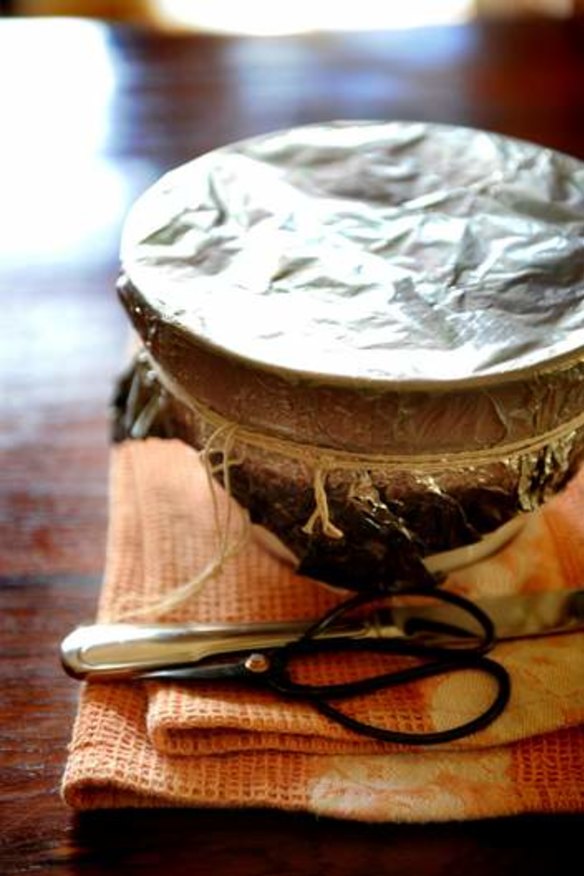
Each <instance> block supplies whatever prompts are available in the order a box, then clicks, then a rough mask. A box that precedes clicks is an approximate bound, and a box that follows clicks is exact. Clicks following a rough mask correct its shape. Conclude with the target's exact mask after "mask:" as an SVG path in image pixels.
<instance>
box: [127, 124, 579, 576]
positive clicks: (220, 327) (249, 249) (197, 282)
mask: <svg viewBox="0 0 584 876" xmlns="http://www.w3.org/2000/svg"><path fill="white" fill-rule="evenodd" d="M119 289H120V294H121V298H122V301H123V302H124V304H125V306H126V308H127V311H128V314H129V316H130V319H131V321H132V323H133V324H134V326H135V328H136V329H137V332H138V334H139V335H140V337H141V339H142V342H143V348H144V352H143V354H142V355H141V357H140V358H139V361H138V363H137V365H136V369H135V372H134V376H133V378H132V381H131V385H132V393H130V394H129V395H130V397H128V395H127V394H126V396H125V398H124V406H125V411H124V414H123V416H122V417H121V420H120V421H123V422H124V423H125V424H126V427H127V429H126V431H129V432H130V433H132V434H134V435H137V434H140V435H146V434H157V433H158V434H160V433H163V434H167V435H174V436H177V437H180V438H182V439H183V440H185V441H188V442H190V443H191V444H193V445H195V446H198V447H201V446H205V445H207V446H208V447H209V448H210V450H211V451H212V453H213V454H214V456H213V458H214V460H215V463H218V462H219V461H221V459H223V462H224V463H227V467H228V470H229V487H230V491H231V492H232V494H233V495H234V496H235V498H236V499H238V500H239V502H240V503H241V504H243V505H244V506H245V507H246V508H247V509H248V510H249V512H250V515H251V517H252V520H253V521H254V522H256V523H258V524H260V525H261V526H264V527H266V528H267V529H268V530H270V531H271V532H272V533H273V534H274V535H275V536H276V537H277V538H278V539H279V540H280V541H281V542H283V543H284V545H286V547H287V548H288V549H289V550H290V551H291V552H292V554H293V555H294V557H295V558H296V559H297V562H298V564H299V569H300V571H302V572H303V573H305V574H309V575H312V576H313V577H318V578H321V579H322V580H324V581H326V582H329V583H332V584H337V585H341V586H348V587H355V588H359V587H364V586H369V585H372V584H375V585H377V584H379V583H380V582H386V583H387V584H392V583H395V582H407V581H414V582H415V581H418V580H420V579H421V578H423V576H424V574H425V573H426V570H427V566H428V563H427V561H426V562H424V560H427V558H428V556H431V555H434V554H436V553H443V552H445V551H446V552H448V551H451V550H453V549H456V548H459V547H460V546H463V545H468V544H473V543H476V542H479V541H480V540H481V539H483V538H484V537H485V536H487V535H488V534H489V533H492V532H493V531H494V530H496V529H497V528H498V527H500V526H502V525H503V524H505V523H506V522H508V521H510V520H511V519H513V518H515V517H516V516H517V515H518V514H521V512H523V511H528V510H532V509H533V508H535V507H537V506H538V505H539V504H540V503H541V502H543V501H545V500H546V499H547V498H548V496H549V495H551V494H552V493H554V492H555V491H557V490H558V489H560V488H561V487H562V485H563V484H564V483H565V482H566V480H567V479H568V478H569V477H570V476H571V474H572V473H573V471H574V470H575V468H576V467H577V465H578V464H579V463H580V461H581V459H582V457H583V456H584V165H583V164H582V163H581V162H579V161H577V160H576V159H574V158H571V157H569V156H566V155H562V154H559V153H557V152H554V151H552V150H549V149H545V148H542V147H540V146H536V145H533V144H529V143H525V142H522V141H518V140H513V139H510V138H507V137H503V136H501V135H497V134H493V133H488V132H483V131H475V130H471V129H466V128H456V127H448V126H442V125H433V124H426V123H403V122H392V123H378V122H363V123H355V122H350V123H329V124H322V125H313V126H308V127H303V128H297V129H293V130H288V131H282V132H277V133H275V134H269V135H264V136H261V137H257V138H254V139H251V140H246V141H243V142H240V143H236V144H234V145H231V146H227V147H224V148H222V149H217V150H215V151H214V152H211V153H209V154H207V155H204V156H202V157H200V158H198V159H196V160H195V161H192V162H190V163H188V164H186V165H184V166H183V167H180V168H178V169H176V170H174V171H172V172H170V173H169V174H167V175H166V176H164V177H163V178H162V179H161V180H160V181H159V182H158V183H157V184H155V185H154V186H153V187H152V188H151V189H150V190H148V191H147V192H146V193H145V194H144V195H143V196H142V197H141V198H140V199H139V200H138V202H137V203H136V204H135V206H134V208H133V209H132V211H131V212H130V215H129V216H128V219H127V222H126V225H125V229H124V234H123V240H122V275H121V278H120V284H119ZM227 435H228V436H229V450H228V452H229V454H230V458H229V459H228V460H226V459H225V456H226V453H227V451H226V449H225V447H222V446H220V444H219V443H217V438H218V436H223V437H225V436H227ZM209 442H211V445H209ZM218 468H219V469H220V468H221V467H220V466H218ZM226 470H227V469H226V467H225V464H224V465H223V469H222V471H223V475H225V472H226Z"/></svg>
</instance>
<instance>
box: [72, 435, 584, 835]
mask: <svg viewBox="0 0 584 876" xmlns="http://www.w3.org/2000/svg"><path fill="white" fill-rule="evenodd" d="M227 501H228V500H227V499H226V498H224V499H223V502H227ZM583 508H584V471H582V472H581V474H580V476H579V478H577V479H575V480H574V481H573V482H572V483H571V485H570V486H569V488H568V489H567V490H565V491H564V492H563V493H562V494H561V495H559V496H558V497H556V498H555V499H554V500H552V501H551V502H550V503H548V505H547V506H545V507H544V508H543V509H541V510H540V511H539V512H537V513H534V514H530V515H526V517H525V524H524V526H523V528H522V529H521V530H520V532H519V534H518V535H517V536H516V537H515V538H514V540H513V541H512V542H510V543H509V544H508V545H507V546H505V547H504V548H503V549H502V550H501V551H500V552H499V553H498V554H497V555H496V556H494V557H491V558H488V559H485V560H482V561H480V562H477V563H475V564H474V565H473V566H470V567H467V568H466V569H464V570H460V571H459V572H456V573H453V574H452V575H451V576H450V578H449V580H448V582H447V583H446V586H447V587H450V588H453V589H457V590H458V591H459V592H466V593H468V594H469V595H471V596H473V595H475V596H478V595H485V594H503V593H507V592H517V591H528V590H537V589H553V588H566V587H567V588H574V587H577V586H581V585H582V583H583V582H584V515H582V509H583ZM213 526H214V524H213V513H212V508H211V502H210V498H209V494H208V487H207V483H206V479H205V475H204V472H203V470H202V467H201V465H200V463H199V461H198V458H197V456H196V454H195V453H194V451H192V450H191V449H190V448H188V447H186V446H184V445H182V444H181V443H179V442H177V441H160V440H157V439H149V440H148V441H146V442H142V443H138V442H127V443H125V444H122V445H120V446H118V447H116V448H115V449H114V451H113V463H112V480H111V524H110V536H109V546H108V561H107V568H106V576H105V583H104V587H103V591H102V595H101V600H100V606H99V612H98V614H99V619H101V620H114V619H115V618H117V617H119V616H120V615H121V614H124V613H128V612H131V611H132V610H133V609H140V607H142V606H144V605H145V604H147V603H149V602H150V601H151V600H152V599H159V598H161V597H162V596H163V595H164V594H166V593H169V592H171V591H172V590H173V589H174V588H176V587H177V586H179V585H180V584H182V583H184V582H185V581H186V580H188V579H189V578H191V577H192V576H193V575H194V574H196V573H197V572H198V571H199V570H200V569H201V568H202V566H203V565H204V564H205V563H206V562H207V561H208V560H209V559H210V558H211V557H212V555H213V551H214V550H215V546H214V540H213ZM343 596H344V594H340V595H339V594H336V593H334V592H333V591H331V590H329V589H326V588H323V587H322V586H321V585H319V584H317V583H316V582H314V581H311V580H309V579H306V578H301V577H300V576H297V575H295V574H294V573H293V571H292V570H291V569H290V568H289V567H288V566H286V565H285V564H284V563H282V562H281V561H279V560H278V559H276V558H274V557H273V556H272V555H271V554H269V553H268V552H267V551H265V549H263V548H262V547H260V546H259V545H258V544H257V543H255V542H253V541H252V542H250V543H249V544H248V545H247V546H246V548H245V549H244V550H243V551H242V552H241V553H240V554H239V555H237V556H236V557H234V558H232V559H230V560H229V561H228V562H227V563H226V565H225V567H224V569H223V572H222V574H221V576H220V577H219V578H218V579H216V580H213V581H210V582H209V583H208V584H207V585H206V587H205V589H204V590H203V591H202V592H201V593H200V594H199V595H198V596H197V597H196V598H195V599H193V600H191V601H190V602H189V603H188V604H185V605H183V606H181V607H180V608H177V609H174V610H173V613H172V614H170V615H168V616H167V617H166V618H165V619H167V620H185V619H189V620H201V621H209V620H215V621H249V620H256V621H261V620H278V619H293V618H310V617H315V616H318V615H320V614H322V613H323V611H325V610H326V609H327V608H328V607H330V606H332V605H334V604H335V603H336V602H338V601H339V599H340V598H342V597H343ZM583 654H584V634H583V633H574V634H570V635H565V636H555V637H550V638H546V639H532V640H525V641H518V642H513V643H511V642H508V643H502V644H500V645H498V646H497V648H496V649H495V651H494V653H493V656H494V658H495V659H497V660H498V661H500V662H501V663H502V664H504V665H505V667H506V668H507V669H508V671H509V673H510V674H511V678H512V685H513V691H512V698H511V702H510V704H509V706H508V708H507V709H506V711H505V712H504V714H503V715H502V716H501V717H500V718H499V719H498V720H497V721H496V722H495V723H494V724H492V725H491V726H490V727H488V728H486V729H485V730H483V731H481V732H480V733H477V734H475V735H474V736H472V737H468V738H466V739H463V740H459V741H458V742H453V743H449V744H448V745H443V746H440V747H439V748H436V747H422V748H419V747H416V748H408V747H404V746H402V747H399V746H395V745H390V744H387V743H381V742H376V741H374V740H371V739H368V738H366V737H363V736H357V735H354V734H352V733H351V732H350V731H348V730H345V729H344V728H342V727H340V726H338V725H336V724H332V723H331V722H330V721H328V719H326V718H324V717H323V716H321V715H320V714H318V713H317V712H316V711H314V710H313V709H312V708H311V706H310V705H307V704H305V703H300V702H290V701H285V700H283V699H281V698H279V697H278V696H276V695H274V694H272V693H270V692H268V691H266V690H262V689H259V688H258V689H251V688H247V687H246V688H245V690H243V689H242V688H240V687H237V686H236V685H229V684H225V683H219V682H214V683H210V682H205V683H201V682H197V683H193V684H191V685H188V684H166V683H164V684H163V683H154V682H148V683H143V682H135V683H132V684H129V683H126V684H122V683H119V682H117V683H113V682H112V683H107V684H106V683H96V682H92V683H90V684H87V685H86V686H85V687H84V690H83V693H82V696H81V701H80V706H79V711H78V716H77V720H76V723H75V727H74V731H73V739H72V742H71V747H70V754H69V759H68V763H67V767H66V771H65V776H64V780H63V794H64V797H65V800H66V801H67V802H68V803H69V804H70V805H71V806H73V807H75V808H78V809H91V808H103V807H111V806H185V805H190V806H273V807H279V808H282V809H301V810H306V811H311V812H314V813H318V814H324V815H331V816H337V817H344V818H354V819H360V820H367V821H430V820H434V821H439V820H447V819H464V818H479V817H487V816H494V815H505V814H515V813H522V812H570V811H572V812H578V811H583V810H584V660H583V659H582V658H583ZM358 659H359V660H361V661H362V662H363V665H362V667H361V668H362V669H363V670H367V672H368V673H371V672H373V671H379V669H380V664H379V661H380V660H381V659H382V658H381V657H379V656H378V655H372V654H368V655H361V656H360V657H359V658H358ZM306 671H307V672H310V673H311V678H310V680H311V681H319V682H328V681H335V680H343V677H342V676H343V665H342V664H340V663H339V661H338V660H328V661H325V662H321V663H319V665H318V667H313V666H310V667H308V668H307V670H306ZM489 695H492V691H491V690H490V687H489V682H488V681H487V680H486V679H485V678H483V677H482V676H480V675H478V674H477V673H471V672H468V673H466V672H465V673H458V674H456V675H452V676H451V677H449V678H444V677H442V678H435V679H428V680H426V681H425V682H424V683H423V684H420V685H417V686H415V687H414V686H410V687H408V688H403V689H396V690H393V691H383V692H378V693H376V694H374V695H370V696H368V697H366V698H365V697H364V698H360V699H359V700H357V701H356V702H355V704H354V706H353V712H352V713H353V714H355V715H356V716H357V717H359V718H360V719H361V720H364V721H366V722H368V723H378V724H384V723H386V724H387V723H388V716H391V721H390V723H391V726H392V727H394V728H396V729H399V730H404V731H412V730H416V731H420V730H424V731H426V730H430V729H435V728H440V727H444V726H449V725H452V724H453V723H459V722H460V721H462V720H464V719H465V718H468V717H470V716H471V714H476V713H477V712H478V711H479V710H480V707H481V705H482V704H483V703H484V702H485V698H487V697H489Z"/></svg>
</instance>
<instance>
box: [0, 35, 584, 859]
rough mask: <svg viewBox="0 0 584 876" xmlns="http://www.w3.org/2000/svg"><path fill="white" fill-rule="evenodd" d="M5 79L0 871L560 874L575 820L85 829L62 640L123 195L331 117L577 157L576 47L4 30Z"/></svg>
mask: <svg viewBox="0 0 584 876" xmlns="http://www.w3.org/2000/svg"><path fill="white" fill-rule="evenodd" d="M0 83H1V86H0V125H1V130H0V134H1V136H0V289H1V295H2V305H1V309H0V363H1V374H2V382H3V387H2V393H1V395H0V449H1V453H2V460H1V468H0V483H1V494H0V533H1V534H0V574H1V582H0V600H1V614H0V624H1V629H2V635H1V639H0V641H1V643H2V648H1V651H0V657H1V663H0V672H1V678H0V696H1V698H2V711H1V717H0V785H1V790H0V796H1V800H0V806H1V810H0V812H1V814H0V819H1V828H0V848H1V851H0V872H2V873H3V874H4V873H6V874H12V873H29V872H31V873H39V872H40V873H44V872H47V873H49V872H50V873H54V874H57V873H59V874H61V873H62V874H65V873H92V874H93V873H95V874H99V873H105V872H107V873H124V874H125V873H130V872H132V873H134V872H136V873H137V872H140V873H155V872H156V873H158V872H161V873H195V872H197V873H198V872H201V873H205V872H209V871H212V872H214V873H216V874H222V873H225V874H227V873H229V874H232V873H235V874H250V876H251V874H254V876H259V874H266V876H272V874H286V876H292V874H309V873H311V874H312V873H314V874H317V873H327V874H328V876H341V874H349V873H352V874H361V873H377V874H385V873H387V874H389V873H392V874H405V873H412V874H417V876H431V874H432V876H437V874H442V873H449V874H452V876H454V874H458V873H463V872H464V873H472V874H473V876H479V874H489V876H494V874H497V876H505V874H511V873H513V874H524V873H525V874H551V873H561V872H571V871H572V870H573V869H574V866H575V865H574V864H573V863H569V862H570V855H571V851H572V850H575V851H576V852H581V832H582V829H583V828H584V822H583V820H582V819H581V818H579V817H576V816H575V817H562V818H543V817H542V818H534V817H531V818H514V819H503V820H500V821H491V822H481V823H474V824H472V823H471V824H461V825H457V824H448V825H442V826H440V825H434V826H409V827H407V826H399V825H386V826H367V825H360V824H350V823H348V824H347V823H340V822H335V821H332V820H325V819H321V820H317V819H315V818H313V817H310V816H291V815H285V814H281V813H274V812H263V811H259V812H258V811H239V812H224V811H213V810H205V811H172V812H168V811H165V812H162V811H161V812H157V811H151V812H103V813H97V814H92V815H85V816H82V817H76V816H75V815H73V814H71V813H70V812H69V811H67V809H66V808H65V807H64V805H63V804H62V803H61V801H60V799H59V796H58V784H59V780H60V775H61V772H62V768H63V763H64V759H65V755H66V745H67V741H68V738H69V736H70V731H71V723H72V720H73V715H74V709H75V701H76V697H77V687H76V685H75V683H74V682H71V681H70V680H69V679H67V678H66V677H65V676H64V674H63V673H62V672H61V670H60V667H59V665H58V660H57V644H58V641H59V639H60V638H61V637H62V636H63V634H64V633H65V632H67V631H68V630H69V629H70V628H71V627H72V626H73V625H74V624H76V623H77V622H79V621H81V620H84V619H90V618H91V617H92V615H93V612H94V606H95V600H96V594H97V591H98V587H99V580H100V571H101V569H102V566H103V559H104V541H105V531H106V524H107V507H106V498H107V460H108V425H107V404H108V398H109V396H110V392H111V388H112V383H113V379H114V375H115V374H116V372H117V371H118V370H119V368H120V367H121V365H122V363H123V359H124V347H125V343H126V331H127V329H126V322H125V318H124V316H123V315H122V312H121V309H120V307H119V306H118V304H117V301H116V296H115V293H114V282H115V279H116V271H117V241H118V237H119V232H120V225H121V222H122V218H123V215H124V211H125V210H126V208H127V206H128V204H129V203H130V202H131V201H132V199H133V198H134V197H135V196H136V195H137V194H138V193H139V191H141V190H142V189H143V188H144V187H145V186H146V185H148V184H149V183H150V182H151V181H153V180H154V179H155V178H156V177H157V176H158V175H159V174H160V173H161V172H162V171H164V170H165V169H166V168H169V167H171V166H173V165H175V164H178V163H181V162H183V161H185V160H187V159H188V158H190V157H192V156H194V155H196V154H198V153H201V152H203V151H205V150H207V149H210V148H211V147H214V146H217V145H220V144H223V143H226V142H228V141H232V140H235V139H238V138H240V137H244V136H247V135H251V134H255V133H260V132H263V131H268V130H270V129H276V128H280V127H287V126H290V125H296V124H300V123H306V122H312V121H317V120H322V119H326V118H329V119H330V118H385V119H391V118H404V119H415V118H422V119H431V120H436V121H443V122H453V123H461V124H468V125H476V126H480V127H486V128H492V129H495V130H498V131H503V132H505V133H507V134H514V135H518V136H521V137H525V138H528V139H531V140H535V141H537V142H540V143H544V144H547V145H549V146H553V147H557V148H559V149H563V150H566V151H569V152H571V153H573V154H575V155H577V156H579V157H580V158H584V29H583V28H582V27H581V26H580V25H579V24H578V23H574V22H572V23H562V22H549V23H544V22H537V21H533V22H531V23H529V24H519V23H499V24H490V25H477V26H474V25H472V26H468V27H466V26H465V27H460V28H452V29H437V30H429V31H412V32H410V33H392V34H361V35H341V36H307V37H298V38H286V39H281V40H276V39H266V40H261V39H219V38H211V37H197V36H189V37H180V38H178V37H177V38H173V37H170V36H161V35H158V34H152V33H149V32H146V31H138V30H128V29H110V28H108V27H107V26H104V25H100V24H94V23H88V22H81V21H74V20H62V21H57V20H54V21H51V20H46V21H42V20H39V21H28V22H24V21H18V20H14V21H7V20H5V21H4V22H3V23H2V24H0ZM579 857H580V860H581V854H580V856H579Z"/></svg>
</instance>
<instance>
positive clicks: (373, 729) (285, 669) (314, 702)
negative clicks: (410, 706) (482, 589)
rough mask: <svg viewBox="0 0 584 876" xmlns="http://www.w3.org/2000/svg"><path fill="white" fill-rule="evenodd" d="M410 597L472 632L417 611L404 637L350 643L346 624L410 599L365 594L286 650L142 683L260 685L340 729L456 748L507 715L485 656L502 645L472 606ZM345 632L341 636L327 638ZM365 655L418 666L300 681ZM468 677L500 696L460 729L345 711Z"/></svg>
mask: <svg viewBox="0 0 584 876" xmlns="http://www.w3.org/2000/svg"><path fill="white" fill-rule="evenodd" d="M407 595H408V599H409V598H410V597H414V598H416V597H428V598H430V599H432V600H436V601H438V602H442V603H448V604H450V605H452V606H455V607H456V608H458V609H459V610H460V612H462V615H463V616H464V615H466V618H467V620H470V621H471V625H472V627H473V630H472V632H470V631H469V628H468V626H467V625H459V624H458V623H456V624H454V623H452V622H448V623H446V622H443V621H440V620H432V619H430V618H428V617H427V616H426V617H425V616H424V614H423V612H421V613H420V615H419V616H417V615H416V613H415V608H413V609H412V610H411V614H410V616H409V618H408V622H407V625H406V629H405V630H404V633H405V635H402V636H392V637H384V636H382V635H379V636H371V637H363V638H360V637H354V636H350V635H347V636H344V635H343V634H342V624H343V622H344V621H346V619H347V617H348V616H350V615H352V614H353V613H355V612H356V611H357V610H362V609H364V608H366V607H367V606H368V605H373V604H375V603H379V602H380V601H382V602H383V604H384V611H385V614H386V617H387V612H388V611H389V613H391V602H392V600H393V599H394V598H395V597H397V596H399V597H400V598H402V599H403V593H399V594H398V593H396V594H392V593H389V594H388V593H383V594H380V593H378V592H374V593H364V594H359V595H357V596H354V597H351V598H349V599H347V600H345V601H344V602H342V603H341V604H340V605H338V606H336V607H335V608H333V609H332V610H331V611H329V612H327V614H326V615H324V617H322V618H321V619H319V620H318V621H316V622H315V623H313V624H311V625H310V626H309V627H308V628H307V629H305V630H304V631H303V632H302V633H301V634H300V635H299V636H298V637H297V638H295V639H294V640H293V641H291V642H288V643H287V644H284V645H280V646H277V647H267V648H262V649H253V650H251V651H249V652H247V653H244V654H241V655H235V657H233V655H230V658H231V659H227V660H222V661H221V662H211V663H208V662H200V663H199V662H197V663H193V664H186V665H175V666H168V667H164V668H161V669H152V670H145V671H144V672H142V673H141V674H140V676H139V677H140V678H143V679H150V680H156V679H158V680H167V681H181V682H195V681H204V680H217V679H223V680H225V681H234V682H238V683H241V682H245V683H251V684H255V685H260V686H262V687H264V688H267V689H269V690H271V691H273V692H275V693H277V694H278V695H279V696H281V697H284V698H289V699H294V700H302V701H305V702H307V703H310V705H311V706H312V707H313V708H315V709H316V710H317V711H318V712H320V713H321V714H323V715H325V716H326V717H327V718H329V719H330V720H332V721H334V722H336V723H337V724H340V725H342V726H343V727H346V728H348V729H349V730H352V731H353V732H355V733H358V734H360V735H363V736H368V737H371V738H374V739H377V740H380V741H383V742H393V743H401V744H408V745H435V744H440V743H446V742H451V741H453V740H456V739H460V738H462V737H465V736H468V735H470V734H472V733H475V732H477V731H478V730H481V729H483V728H484V727H486V726H488V725H489V724H490V723H492V721H494V720H495V719H496V718H497V717H498V716H499V715H500V714H501V712H502V711H503V710H504V708H505V706H506V705H507V703H508V700H509V696H510V679H509V675H508V673H507V671H506V670H505V669H504V668H503V666H501V665H500V664H499V663H497V662H495V661H494V660H492V659H490V658H489V657H487V656H486V655H487V653H488V652H489V651H490V650H491V649H492V648H493V646H494V644H495V641H496V635H495V628H494V624H493V622H492V621H491V619H490V618H489V616H488V615H487V614H486V612H485V611H483V610H482V609H481V608H480V607H479V606H478V605H476V604H475V603H473V602H471V601H470V600H469V599H466V598H464V597H462V596H460V595H457V594H454V593H451V592H448V591H445V590H442V589H435V590H429V589H428V588H426V587H424V588H412V589H410V590H408V594H407ZM472 621H474V624H472ZM339 626H340V634H339V635H332V636H330V635H327V634H330V633H331V631H332V632H334V630H335V628H337V627H339ZM358 651H360V652H364V651H366V652H376V653H383V654H388V655H399V656H401V657H405V658H411V659H412V660H413V661H415V662H413V664H412V665H408V666H406V667H405V668H404V667H403V666H402V667H401V668H395V669H390V670H389V671H386V672H382V673H379V674H374V675H371V676H368V677H365V678H358V679H356V680H352V681H347V682H339V683H335V684H310V683H303V682H299V681H296V680H295V679H294V674H293V664H294V662H295V660H297V659H298V658H306V657H309V658H310V657H316V656H318V655H319V654H323V653H326V652H329V653H330V652H336V653H338V654H339V655H342V654H343V653H344V654H347V655H348V654H350V653H355V652H358ZM401 662H403V661H401ZM463 670H475V671H479V672H482V673H484V674H486V675H488V676H489V677H490V678H491V679H492V680H493V681H494V683H495V684H494V696H493V699H492V701H491V702H490V703H489V705H487V706H486V707H485V708H484V709H483V710H482V711H481V712H480V713H479V714H477V715H476V716H474V717H473V718H471V719H469V720H466V721H464V722H462V723H460V724H458V725H456V726H454V727H450V728H447V729H442V730H433V731H428V732H416V731H411V732H410V731H402V730H396V729H391V727H385V726H383V727H380V726H375V725H371V724H367V723H365V722H363V721H361V720H359V719H357V718H355V717H353V716H351V715H350V714H348V713H347V712H345V711H343V709H342V705H341V704H342V703H343V702H347V701H349V700H351V699H352V698H353V697H357V696H361V695H364V694H370V693H373V692H375V691H379V690H384V689H389V688H396V687H400V686H402V685H406V684H411V683H415V682H419V681H422V680H423V679H425V678H431V677H436V676H441V675H449V674H451V673H454V672H460V671H463Z"/></svg>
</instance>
